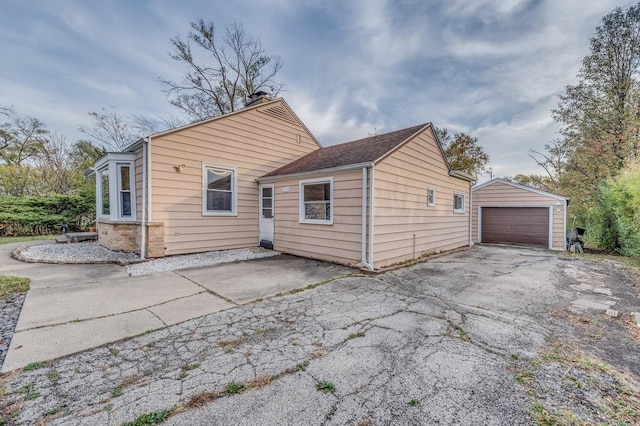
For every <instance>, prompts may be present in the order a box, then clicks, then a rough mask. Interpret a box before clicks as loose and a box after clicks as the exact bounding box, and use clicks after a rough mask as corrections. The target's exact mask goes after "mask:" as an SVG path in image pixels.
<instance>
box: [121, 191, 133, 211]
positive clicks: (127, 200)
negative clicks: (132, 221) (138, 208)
mask: <svg viewBox="0 0 640 426" xmlns="http://www.w3.org/2000/svg"><path fill="white" fill-rule="evenodd" d="M120 198H121V200H120V202H121V203H122V204H121V205H122V213H121V215H122V216H129V217H130V216H131V192H129V191H127V192H121V193H120Z"/></svg>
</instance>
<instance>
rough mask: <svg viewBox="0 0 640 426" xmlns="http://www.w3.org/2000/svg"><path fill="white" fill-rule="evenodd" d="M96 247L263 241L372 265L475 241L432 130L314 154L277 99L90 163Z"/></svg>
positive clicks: (142, 248)
mask: <svg viewBox="0 0 640 426" xmlns="http://www.w3.org/2000/svg"><path fill="white" fill-rule="evenodd" d="M95 172H96V200H97V201H96V202H97V221H96V222H97V228H98V240H99V242H100V244H102V245H103V246H105V247H107V248H109V249H112V250H122V251H134V252H138V253H142V254H143V256H146V257H162V256H168V255H177V254H187V253H196V252H203V251H210V250H222V249H232V248H243V247H251V246H258V245H262V246H265V247H269V248H271V247H273V248H274V249H276V250H279V251H282V252H286V253H291V254H294V255H299V256H304V257H309V258H315V259H321V260H328V261H334V262H338V263H342V264H348V265H354V266H361V267H365V268H369V269H378V268H381V267H385V266H388V265H391V264H394V263H398V262H403V261H406V260H410V259H413V258H416V257H418V256H420V255H421V254H423V253H425V252H434V251H443V250H449V249H454V248H458V247H462V246H466V245H469V244H471V214H470V210H471V209H470V202H471V186H472V184H473V182H474V181H475V180H474V178H473V177H471V176H469V175H466V174H464V173H461V172H457V171H453V170H450V168H449V166H448V164H447V161H446V159H445V157H444V154H443V151H442V148H441V146H440V143H439V141H438V140H437V137H436V136H435V133H434V129H433V126H432V125H431V124H422V125H419V126H414V127H410V128H407V129H402V130H398V131H394V132H390V133H386V134H382V135H376V136H371V137H368V138H365V139H361V140H357V141H353V142H349V143H344V144H339V145H334V146H329V147H321V145H320V144H319V143H318V141H317V140H316V138H315V137H314V136H313V135H312V134H311V133H310V132H309V130H308V129H307V128H306V126H305V125H304V124H303V123H302V122H301V121H300V119H299V118H298V117H297V115H296V114H295V113H294V112H293V111H292V110H291V108H290V107H289V106H288V105H287V103H286V102H285V101H284V100H283V99H281V98H280V99H275V100H270V99H268V98H266V97H262V98H258V99H256V100H255V101H254V102H252V103H250V104H249V105H248V106H247V107H246V108H244V109H241V110H238V111H235V112H232V113H229V114H225V115H223V116H219V117H215V118H211V119H208V120H204V121H200V122H197V123H193V124H190V125H187V126H184V127H180V128H176V129H172V130H168V131H165V132H162V133H158V134H154V135H151V136H148V137H145V138H143V139H140V140H139V141H137V142H136V143H134V144H133V145H131V146H130V147H128V148H127V149H125V150H124V151H123V152H118V153H107V154H106V155H104V156H103V157H102V158H100V159H99V160H98V161H97V162H96V164H95Z"/></svg>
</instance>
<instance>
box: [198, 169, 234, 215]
mask: <svg viewBox="0 0 640 426" xmlns="http://www.w3.org/2000/svg"><path fill="white" fill-rule="evenodd" d="M208 169H218V170H224V171H228V172H231V173H232V178H231V211H225V210H207V170H208ZM202 216H226V217H229V216H238V168H237V167H231V166H223V165H220V164H212V163H202Z"/></svg>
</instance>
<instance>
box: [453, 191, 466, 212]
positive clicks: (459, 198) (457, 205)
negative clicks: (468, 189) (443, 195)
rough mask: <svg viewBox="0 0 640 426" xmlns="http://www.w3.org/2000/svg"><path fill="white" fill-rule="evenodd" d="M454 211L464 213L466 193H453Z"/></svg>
mask: <svg viewBox="0 0 640 426" xmlns="http://www.w3.org/2000/svg"><path fill="white" fill-rule="evenodd" d="M453 212H454V213H464V194H463V193H461V192H456V193H454V194H453Z"/></svg>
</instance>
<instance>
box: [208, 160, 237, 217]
mask: <svg viewBox="0 0 640 426" xmlns="http://www.w3.org/2000/svg"><path fill="white" fill-rule="evenodd" d="M203 174H204V176H203V177H204V179H203V180H204V189H203V194H202V198H203V199H202V201H203V209H202V213H203V214H204V215H206V216H235V215H236V214H237V206H236V204H237V183H236V170H235V169H233V168H226V167H218V166H206V165H205V166H204V170H203Z"/></svg>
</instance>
